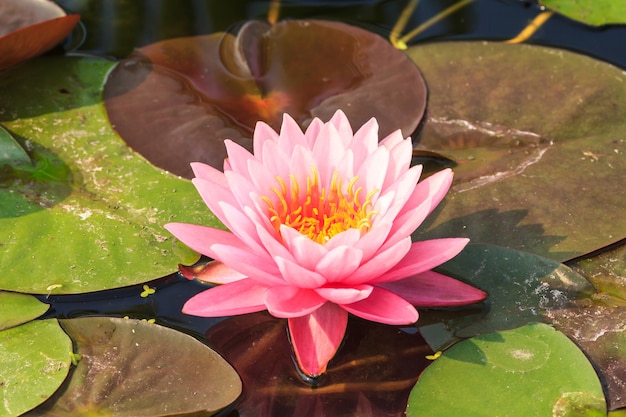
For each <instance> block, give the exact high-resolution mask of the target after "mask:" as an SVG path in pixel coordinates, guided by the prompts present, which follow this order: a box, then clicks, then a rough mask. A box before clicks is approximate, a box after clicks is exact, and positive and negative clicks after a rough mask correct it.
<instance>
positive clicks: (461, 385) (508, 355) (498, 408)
mask: <svg viewBox="0 0 626 417" xmlns="http://www.w3.org/2000/svg"><path fill="white" fill-rule="evenodd" d="M486 410H488V411H486ZM406 415H407V416H408V417H417V416H419V417H430V416H433V417H435V416H436V417H446V416H454V417H457V416H461V415H462V416H467V417H478V416H485V415H490V416H508V417H528V416H551V417H571V416H575V415H576V416H586V417H603V416H606V404H605V402H604V395H603V393H602V387H601V385H600V381H599V380H598V377H597V375H596V374H595V371H594V369H593V367H592V366H591V364H590V363H589V361H588V360H587V358H586V357H585V355H584V354H583V353H582V352H581V351H580V350H579V349H578V348H577V347H576V345H575V344H574V343H572V342H571V341H570V340H569V339H568V338H567V337H566V336H565V335H563V334H562V333H560V332H557V331H555V330H554V329H553V328H551V327H549V326H547V325H545V324H539V323H535V324H528V325H526V326H523V327H520V328H517V329H514V330H508V331H503V332H497V333H490V334H486V335H482V336H477V337H475V338H472V339H469V340H466V341H463V342H461V343H459V344H457V345H455V346H453V347H452V348H450V349H449V350H448V351H446V352H444V354H443V355H442V356H441V357H440V358H439V359H437V360H436V361H435V362H434V363H433V364H432V365H431V366H430V367H428V368H427V369H426V370H425V371H424V373H423V374H422V376H421V377H420V380H419V382H418V383H417V385H416V386H415V388H414V389H413V391H412V392H411V396H410V398H409V405H408V408H407V413H406Z"/></svg>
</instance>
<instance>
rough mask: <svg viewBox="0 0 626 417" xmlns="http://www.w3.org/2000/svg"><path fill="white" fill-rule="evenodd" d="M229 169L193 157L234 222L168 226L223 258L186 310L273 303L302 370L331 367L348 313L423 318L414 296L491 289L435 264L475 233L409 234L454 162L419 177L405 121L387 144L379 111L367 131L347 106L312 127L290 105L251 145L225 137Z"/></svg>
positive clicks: (210, 196)
mask: <svg viewBox="0 0 626 417" xmlns="http://www.w3.org/2000/svg"><path fill="white" fill-rule="evenodd" d="M226 146H227V150H228V156H229V158H228V160H227V161H226V162H225V164H224V172H223V173H222V172H220V171H218V170H216V169H214V168H212V167H210V166H207V165H204V164H194V165H193V170H194V173H195V175H196V178H194V180H193V182H194V185H195V186H196V187H197V189H198V191H199V192H200V194H201V195H202V197H203V199H204V201H205V202H206V204H207V205H208V206H209V208H210V209H211V210H212V211H213V212H214V213H215V214H216V216H217V217H218V218H219V219H220V220H221V221H222V222H223V223H224V224H225V225H226V226H227V227H228V228H229V229H230V230H231V232H232V233H229V232H226V231H223V230H218V229H213V228H209V227H204V226H196V225H190V224H183V223H170V224H168V225H167V226H166V227H167V228H168V230H170V231H171V232H172V233H173V234H174V235H175V236H177V237H178V238H180V239H181V240H182V241H183V242H184V243H186V244H187V245H189V246H190V247H191V248H193V249H195V250H197V251H198V252H201V253H203V254H205V255H207V256H210V257H212V258H214V259H216V260H217V261H218V262H221V263H222V264H223V267H220V268H214V269H212V271H222V272H224V270H226V273H219V274H217V273H213V274H212V273H208V274H207V276H206V277H204V279H206V280H207V281H211V282H214V283H218V284H223V285H221V286H218V287H215V288H211V289H209V290H207V291H205V292H203V293H201V294H198V295H197V296H195V297H193V298H192V299H190V300H189V301H188V302H187V303H186V304H185V306H184V308H183V311H184V312H186V313H188V314H194V315H198V316H207V317H214V316H226V315H234V314H245V313H251V312H255V311H261V310H268V311H269V312H270V313H271V314H272V315H274V316H276V317H283V318H288V323H289V331H290V336H291V342H292V345H293V348H294V351H295V354H296V358H297V360H298V364H299V366H300V368H301V370H302V371H303V372H304V373H305V374H307V375H309V376H316V375H320V374H322V373H324V372H325V370H326V366H327V363H328V361H329V360H330V359H331V358H332V357H333V356H334V355H335V353H336V351H337V349H338V347H339V345H340V343H341V341H342V339H343V337H344V333H345V329H346V323H347V318H348V313H352V314H354V315H356V316H359V317H361V318H364V319H367V320H372V321H376V322H380V323H386V324H395V325H404V324H410V323H413V322H415V321H416V320H417V318H418V313H417V311H416V310H415V307H414V306H413V305H418V306H443V305H461V304H468V303H474V302H477V301H480V300H482V299H484V298H485V293H484V292H482V291H480V290H477V289H475V288H472V287H470V286H468V285H466V284H463V283H461V282H459V281H456V280H454V279H452V278H449V277H446V276H443V275H441V274H437V273H435V272H432V271H430V269H431V268H433V267H435V266H438V265H440V264H441V263H443V262H445V261H447V260H449V259H450V258H452V257H454V256H455V255H456V254H457V253H459V252H460V251H461V249H463V247H464V246H465V245H466V243H467V239H463V238H459V239H435V240H428V241H421V242H414V243H412V242H411V238H410V234H411V232H413V231H414V230H415V228H416V227H417V226H418V225H419V224H420V223H421V222H422V221H423V220H424V218H425V217H426V216H427V215H428V214H429V213H430V212H431V211H432V210H433V209H434V207H435V206H436V205H437V204H438V203H439V201H440V200H441V199H442V198H443V196H444V195H445V193H446V191H447V190H448V188H449V187H450V183H451V181H452V172H451V171H450V170H444V171H441V172H439V173H437V174H435V175H433V176H431V177H429V178H427V179H426V180H424V181H422V182H420V183H419V184H417V181H418V179H419V175H420V172H421V166H415V167H412V168H410V167H409V164H410V161H411V155H412V152H411V151H412V147H411V141H410V139H404V138H403V137H402V135H401V133H400V132H399V131H396V132H394V133H392V134H391V135H389V136H388V137H387V138H385V139H384V140H383V141H381V142H380V144H379V143H378V125H377V123H376V120H374V119H372V120H370V122H368V123H367V124H365V125H364V126H363V127H362V128H361V129H360V130H359V131H358V132H356V133H354V134H353V132H352V128H351V127H350V124H349V122H348V120H347V118H346V116H345V115H344V114H343V113H342V112H341V111H338V112H337V113H336V114H335V115H334V116H333V118H332V119H331V120H330V121H329V122H328V123H323V122H322V121H321V120H319V119H314V120H313V122H312V123H311V124H310V125H309V127H308V128H307V130H306V132H305V133H303V132H302V131H301V130H300V128H299V126H298V125H297V123H296V122H295V121H294V120H293V119H291V118H290V117H289V116H285V118H284V121H283V125H282V128H281V131H280V134H277V133H276V132H274V131H273V130H272V129H271V128H269V127H268V126H267V125H266V124H264V123H259V124H257V127H256V130H255V133H254V155H252V154H250V153H249V152H248V151H246V150H245V149H243V148H241V147H240V146H238V145H236V144H234V143H233V142H228V141H227V144H226Z"/></svg>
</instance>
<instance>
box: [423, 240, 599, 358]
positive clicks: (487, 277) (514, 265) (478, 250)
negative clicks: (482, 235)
mask: <svg viewBox="0 0 626 417" xmlns="http://www.w3.org/2000/svg"><path fill="white" fill-rule="evenodd" d="M437 270H438V271H441V272H442V273H444V274H446V275H450V276H452V277H455V278H459V279H461V280H463V281H465V282H467V283H469V284H471V285H473V286H475V287H478V288H480V289H482V290H483V291H486V292H487V293H488V294H489V297H488V298H487V300H485V301H484V302H483V304H482V305H479V306H476V307H474V308H473V309H464V310H461V311H460V312H455V311H453V310H450V311H428V312H424V313H423V314H422V318H421V319H420V321H418V326H425V325H432V326H434V327H429V328H428V329H424V330H423V331H426V332H435V333H434V334H433V337H436V338H437V341H435V342H431V341H430V340H429V339H430V337H429V334H430V333H425V338H426V340H427V341H429V343H432V344H431V345H433V347H435V348H439V347H442V346H445V345H446V344H449V343H450V342H453V341H455V340H458V339H459V338H467V337H472V336H476V335H479V334H483V333H489V332H493V331H500V330H509V329H513V328H516V327H519V326H523V325H525V324H527V323H530V322H537V321H544V322H549V321H550V319H549V318H548V316H547V315H548V313H549V312H550V311H552V310H554V309H562V308H567V307H571V306H573V305H574V301H575V300H578V299H589V298H590V297H591V296H592V295H593V293H594V288H593V286H592V285H591V284H590V283H589V281H587V280H586V279H585V278H584V277H583V276H581V275H579V274H578V273H576V272H575V271H573V270H571V269H570V268H568V267H567V266H565V265H563V264H560V263H558V262H555V261H552V260H550V259H547V258H542V257H539V256H536V255H533V254H529V253H525V252H520V251H516V250H513V249H508V248H502V247H497V246H490V245H479V244H470V245H468V246H467V247H466V248H465V249H464V250H463V251H462V252H461V253H460V254H459V255H457V256H456V257H455V258H453V259H452V260H451V261H448V262H447V263H445V264H443V265H442V266H441V267H439V268H438V269H437ZM446 334H447V338H446ZM438 344H439V345H440V346H437V345H438Z"/></svg>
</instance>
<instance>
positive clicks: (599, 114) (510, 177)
mask: <svg viewBox="0 0 626 417" xmlns="http://www.w3.org/2000/svg"><path fill="white" fill-rule="evenodd" d="M408 54H409V56H410V57H411V58H412V59H413V60H414V61H415V62H416V63H417V64H418V65H419V67H420V70H421V71H422V72H423V74H424V76H425V78H426V80H427V82H428V87H429V91H430V95H429V96H430V100H429V112H428V113H429V116H428V120H427V121H426V123H425V125H424V129H423V132H422V135H421V137H420V147H422V148H426V149H432V150H435V151H438V152H441V153H444V154H446V155H449V156H450V157H451V158H453V159H454V160H455V161H456V162H457V164H458V166H457V167H456V168H455V171H457V172H458V176H457V178H456V181H455V183H454V184H453V187H452V190H451V192H450V193H448V195H447V196H446V199H445V200H444V201H443V204H442V205H440V207H439V211H438V214H436V215H435V216H432V217H431V218H430V221H431V224H430V225H429V227H427V228H424V229H420V230H418V232H417V233H418V236H417V237H418V238H419V239H423V238H426V237H431V238H432V237H448V236H467V237H469V238H471V239H472V241H473V242H476V243H489V244H495V245H500V246H507V247H511V248H514V249H519V250H524V251H528V252H532V253H535V254H538V255H541V256H546V257H549V258H552V259H555V260H558V261H563V260H567V259H570V258H572V257H575V256H579V255H581V254H584V253H588V252H590V251H592V250H595V249H598V248H600V247H604V246H606V245H608V244H610V243H613V242H615V241H618V240H620V239H621V238H623V237H624V236H626V216H623V208H624V207H625V206H626V193H624V192H623V191H624V190H623V188H624V187H623V178H624V176H626V158H624V154H625V153H626V140H625V139H624V131H626V74H624V72H623V71H622V70H620V69H618V68H615V67H613V66H611V65H609V64H606V63H603V62H600V61H597V60H594V59H592V58H589V57H585V56H582V55H577V54H574V53H571V52H567V51H563V50H555V49H550V48H543V47H536V46H529V45H508V44H496V43H487V42H480V43H479V42H476V43H470V42H448V43H441V44H428V45H420V46H414V47H411V48H409V50H408Z"/></svg>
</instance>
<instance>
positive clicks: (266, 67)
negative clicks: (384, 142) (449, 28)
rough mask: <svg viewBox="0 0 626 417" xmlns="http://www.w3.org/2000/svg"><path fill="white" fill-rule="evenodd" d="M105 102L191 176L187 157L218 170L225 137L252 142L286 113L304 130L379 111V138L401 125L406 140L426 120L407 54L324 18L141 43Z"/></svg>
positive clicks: (143, 143)
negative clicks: (317, 122)
mask: <svg viewBox="0 0 626 417" xmlns="http://www.w3.org/2000/svg"><path fill="white" fill-rule="evenodd" d="M381 62H384V63H385V65H380V63H381ZM105 99H106V106H107V111H108V114H109V117H110V119H111V122H112V123H113V125H114V126H115V129H116V130H117V131H118V132H119V133H120V135H121V136H122V137H123V138H124V140H126V141H127V143H128V144H129V145H130V146H131V147H133V148H134V149H135V150H137V151H138V152H139V153H141V154H142V155H144V156H145V157H146V158H147V159H149V160H150V161H152V162H153V163H154V164H156V165H157V166H160V167H162V168H165V169H167V170H169V171H170V172H173V173H176V174H179V175H184V176H188V177H189V176H191V171H190V168H189V162H193V161H201V162H206V163H209V164H211V165H213V166H215V167H218V168H221V167H222V164H223V160H224V157H225V156H226V153H225V148H224V144H223V141H224V139H232V140H234V141H236V142H238V143H239V144H241V145H243V146H245V147H248V148H250V147H251V143H252V142H251V140H252V139H251V138H252V131H253V129H254V126H255V124H256V122H257V121H259V120H262V121H265V122H267V123H268V124H269V125H270V126H272V127H273V128H274V129H276V130H277V129H278V128H279V126H280V123H281V120H282V114H283V113H289V114H290V115H291V116H292V117H294V119H295V120H296V121H298V122H299V123H300V124H301V125H302V126H307V125H308V123H310V121H311V120H312V119H313V117H319V118H321V119H322V120H328V119H329V118H330V117H331V116H332V114H333V113H334V112H335V110H337V109H342V110H343V111H344V112H345V113H346V114H347V116H348V118H349V119H350V122H351V124H352V125H353V126H361V125H363V124H364V123H365V122H366V121H367V120H369V119H370V118H371V117H376V118H377V120H378V123H379V125H380V130H381V132H380V133H381V137H382V136H384V135H387V134H389V133H391V132H392V131H394V130H396V129H402V132H403V134H404V135H405V136H408V135H410V134H412V133H413V131H414V130H415V129H416V128H417V126H418V124H419V122H420V121H421V119H422V115H423V113H424V110H425V107H426V86H425V83H424V81H423V79H422V77H421V75H420V73H419V71H418V69H417V67H415V65H414V64H413V63H412V62H410V60H408V59H407V58H406V56H405V55H404V54H402V53H400V52H399V51H397V50H396V49H395V48H393V47H392V46H391V45H390V44H389V43H388V42H387V41H386V40H384V39H383V38H381V37H380V36H378V35H375V34H373V33H371V32H368V31H365V30H363V29H359V28H357V27H354V26H350V25H347V24H344V23H339V22H331V21H321V20H303V21H298V20H293V21H285V22H280V23H278V24H276V25H274V26H269V25H267V24H265V23H262V22H258V21H252V22H248V23H246V24H245V25H244V26H243V27H242V28H241V29H240V31H239V33H238V35H237V36H234V35H232V34H229V33H218V34H213V35H206V36H197V37H188V38H178V39H171V40H167V41H162V42H158V43H156V44H152V45H149V46H146V47H144V48H141V49H139V50H138V51H136V52H135V53H134V54H132V55H131V56H130V57H128V58H126V59H124V60H122V61H120V63H119V64H118V65H117V66H116V68H115V69H114V70H113V72H112V73H111V75H110V77H109V79H108V81H107V84H106V87H105ZM407 109H410V111H407Z"/></svg>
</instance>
